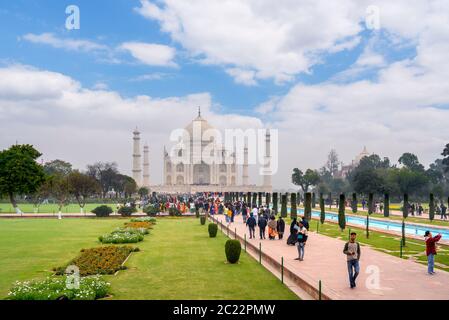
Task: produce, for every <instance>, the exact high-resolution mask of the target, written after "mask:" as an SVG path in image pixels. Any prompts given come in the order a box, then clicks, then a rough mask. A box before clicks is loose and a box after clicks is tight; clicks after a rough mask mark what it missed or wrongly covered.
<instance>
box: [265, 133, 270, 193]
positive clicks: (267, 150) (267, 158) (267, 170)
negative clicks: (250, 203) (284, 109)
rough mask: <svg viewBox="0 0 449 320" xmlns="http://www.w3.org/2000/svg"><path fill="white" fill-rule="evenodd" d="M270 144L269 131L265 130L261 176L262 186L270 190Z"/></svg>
mask: <svg viewBox="0 0 449 320" xmlns="http://www.w3.org/2000/svg"><path fill="white" fill-rule="evenodd" d="M270 142H271V134H270V130H269V129H267V133H266V135H265V175H264V176H263V186H264V188H265V189H267V190H270V189H271V169H270V164H271V151H270V144H271V143H270Z"/></svg>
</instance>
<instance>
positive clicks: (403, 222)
mask: <svg viewBox="0 0 449 320" xmlns="http://www.w3.org/2000/svg"><path fill="white" fill-rule="evenodd" d="M401 242H402V246H403V247H405V244H406V243H405V218H404V219H402V239H401Z"/></svg>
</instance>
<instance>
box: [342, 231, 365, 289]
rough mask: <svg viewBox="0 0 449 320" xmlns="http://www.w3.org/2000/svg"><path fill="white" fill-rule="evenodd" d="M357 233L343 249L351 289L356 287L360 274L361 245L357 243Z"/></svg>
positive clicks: (352, 234) (353, 234) (352, 233)
mask: <svg viewBox="0 0 449 320" xmlns="http://www.w3.org/2000/svg"><path fill="white" fill-rule="evenodd" d="M356 237H357V233H355V232H351V237H350V239H349V242H346V244H345V247H344V249H343V253H344V254H345V255H346V257H347V265H348V274H349V284H350V286H351V289H354V288H355V287H356V283H355V281H356V279H357V276H358V275H359V272H360V264H359V261H360V255H361V250H360V244H359V243H358V242H356V241H355V240H356Z"/></svg>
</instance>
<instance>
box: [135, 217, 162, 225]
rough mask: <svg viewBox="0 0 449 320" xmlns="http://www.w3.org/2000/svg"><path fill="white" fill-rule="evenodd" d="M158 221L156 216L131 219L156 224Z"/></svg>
mask: <svg viewBox="0 0 449 320" xmlns="http://www.w3.org/2000/svg"><path fill="white" fill-rule="evenodd" d="M156 221H157V220H156V218H152V217H140V218H133V219H131V222H149V223H151V224H156Z"/></svg>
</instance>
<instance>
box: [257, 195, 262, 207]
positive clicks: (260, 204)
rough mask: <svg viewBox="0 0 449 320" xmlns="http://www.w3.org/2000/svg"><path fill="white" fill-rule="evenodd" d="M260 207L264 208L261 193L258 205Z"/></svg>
mask: <svg viewBox="0 0 449 320" xmlns="http://www.w3.org/2000/svg"><path fill="white" fill-rule="evenodd" d="M257 204H258V205H259V207H261V206H262V192H259V198H258V203H257Z"/></svg>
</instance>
